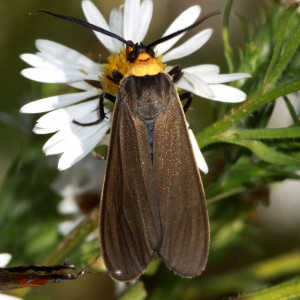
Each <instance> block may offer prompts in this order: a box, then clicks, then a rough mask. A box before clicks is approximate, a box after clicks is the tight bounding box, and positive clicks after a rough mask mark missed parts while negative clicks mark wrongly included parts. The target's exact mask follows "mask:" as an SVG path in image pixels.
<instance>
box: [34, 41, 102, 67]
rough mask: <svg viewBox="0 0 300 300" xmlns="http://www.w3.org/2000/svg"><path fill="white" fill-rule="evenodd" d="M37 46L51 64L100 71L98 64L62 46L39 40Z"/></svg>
mask: <svg viewBox="0 0 300 300" xmlns="http://www.w3.org/2000/svg"><path fill="white" fill-rule="evenodd" d="M35 45H36V47H37V49H38V50H40V51H41V54H43V55H45V57H46V58H48V59H49V61H50V62H52V63H56V64H57V65H66V64H67V65H70V66H74V65H76V66H81V67H82V68H83V69H85V68H87V69H95V70H96V71H97V70H98V69H99V64H96V63H95V62H93V61H92V60H91V59H89V58H87V57H86V56H85V55H82V54H81V53H79V52H77V51H75V50H73V49H71V48H69V47H66V46H64V45H62V44H59V43H56V42H53V41H49V40H43V39H38V40H36V42H35ZM41 54H40V55H41Z"/></svg>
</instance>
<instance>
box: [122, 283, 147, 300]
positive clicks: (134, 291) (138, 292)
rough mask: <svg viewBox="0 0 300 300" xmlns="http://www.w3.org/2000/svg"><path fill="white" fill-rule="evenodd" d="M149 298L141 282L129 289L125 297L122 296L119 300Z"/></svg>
mask: <svg viewBox="0 0 300 300" xmlns="http://www.w3.org/2000/svg"><path fill="white" fill-rule="evenodd" d="M146 297H147V292H146V290H145V288H144V285H143V283H142V282H141V281H139V282H137V283H135V284H133V285H132V286H131V287H130V288H128V289H127V290H126V291H125V293H124V294H123V295H121V296H120V297H119V298H118V299H119V300H143V299H145V298H146Z"/></svg>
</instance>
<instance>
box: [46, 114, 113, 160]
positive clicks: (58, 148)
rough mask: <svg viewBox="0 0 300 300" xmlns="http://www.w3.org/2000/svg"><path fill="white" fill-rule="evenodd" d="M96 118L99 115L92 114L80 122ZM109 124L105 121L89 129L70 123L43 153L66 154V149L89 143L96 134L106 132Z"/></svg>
mask: <svg viewBox="0 0 300 300" xmlns="http://www.w3.org/2000/svg"><path fill="white" fill-rule="evenodd" d="M107 116H108V117H109V116H110V114H107ZM96 118H97V114H96V113H95V112H92V113H90V114H88V115H86V117H85V118H83V119H82V120H80V121H81V122H83V123H87V122H89V121H90V120H93V119H96ZM109 122H110V121H109V119H105V120H103V121H102V122H101V123H99V124H97V125H93V126H87V127H84V126H78V125H76V124H73V123H70V124H68V125H67V126H65V127H64V128H63V129H62V130H60V131H59V132H58V133H56V134H55V135H53V136H52V137H51V138H50V139H49V140H48V141H47V142H46V144H45V145H44V147H43V151H44V152H45V153H46V155H53V154H59V153H62V152H65V151H66V149H69V148H70V147H71V148H76V147H78V145H81V144H82V143H84V142H86V141H88V140H89V139H90V138H91V137H92V136H93V135H94V134H95V133H99V132H102V131H103V130H105V128H107V123H109ZM102 138H103V137H102ZM102 138H101V139H102Z"/></svg>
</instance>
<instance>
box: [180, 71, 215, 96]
mask: <svg viewBox="0 0 300 300" xmlns="http://www.w3.org/2000/svg"><path fill="white" fill-rule="evenodd" d="M184 81H187V83H188V84H189V85H190V88H189V89H188V91H190V92H192V93H194V94H196V95H199V96H202V97H205V98H212V97H214V93H213V91H212V89H211V88H210V86H209V85H208V84H206V83H205V82H204V81H203V80H202V79H201V78H200V77H198V76H196V75H194V74H191V73H187V72H185V73H183V76H182V78H181V80H179V82H177V83H176V84H175V86H178V87H180V88H181V86H180V85H181V84H182V83H183V82H184Z"/></svg>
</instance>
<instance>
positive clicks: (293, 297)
mask: <svg viewBox="0 0 300 300" xmlns="http://www.w3.org/2000/svg"><path fill="white" fill-rule="evenodd" d="M236 299H237V300H270V299H272V300H297V299H300V276H298V277H296V278H294V279H292V280H289V281H286V282H284V283H281V284H278V285H275V286H273V287H271V288H268V289H263V290H261V291H258V292H254V293H251V294H247V295H243V296H240V297H238V298H236Z"/></svg>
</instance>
